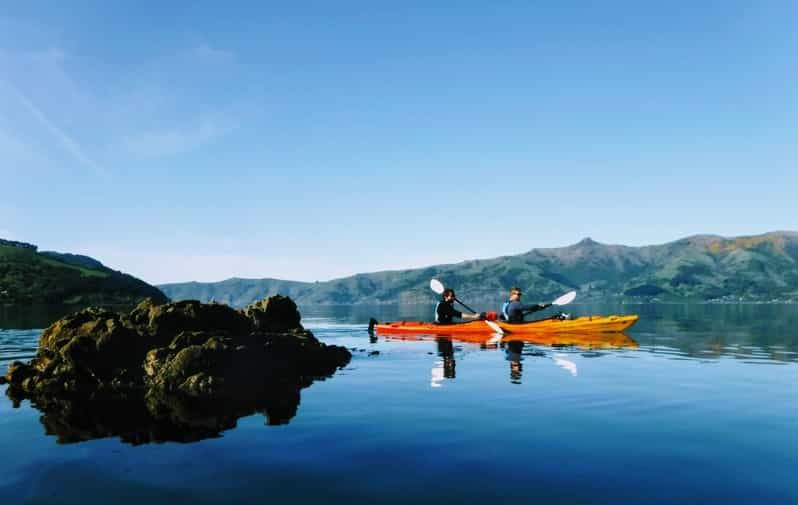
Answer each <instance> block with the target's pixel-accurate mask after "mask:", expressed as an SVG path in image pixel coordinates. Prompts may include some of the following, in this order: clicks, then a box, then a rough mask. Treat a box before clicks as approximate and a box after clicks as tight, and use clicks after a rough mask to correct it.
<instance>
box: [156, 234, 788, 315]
mask: <svg viewBox="0 0 798 505" xmlns="http://www.w3.org/2000/svg"><path fill="white" fill-rule="evenodd" d="M433 277H437V278H439V279H441V280H442V281H444V282H445V283H446V284H447V285H450V286H453V287H455V288H456V289H457V290H458V291H459V292H460V293H463V294H465V293H467V299H468V300H475V301H479V300H483V301H488V302H492V303H495V302H498V301H500V300H502V299H503V298H504V297H505V295H506V292H507V289H508V288H509V287H510V286H514V285H517V286H520V287H521V288H522V289H524V290H525V291H526V292H527V296H526V297H525V298H526V299H528V300H529V301H534V300H549V299H551V298H553V297H556V296H557V295H559V294H562V293H563V292H565V291H568V290H571V289H576V290H578V291H579V292H580V299H582V300H585V299H607V298H616V299H617V298H622V299H628V300H641V301H643V300H645V301H652V300H653V301H669V300H694V301H715V300H720V301H732V300H739V299H741V298H742V299H744V300H749V301H750V300H763V301H770V300H796V301H798V233H796V232H774V233H767V234H764V235H758V236H753V237H737V238H723V237H719V236H713V235H699V236H694V237H688V238H685V239H681V240H677V241H675V242H670V243H667V244H662V245H653V246H645V247H628V246H622V245H607V244H600V243H598V242H595V241H593V240H590V239H585V240H583V241H581V242H579V243H577V244H574V245H572V246H568V247H562V248H552V249H533V250H531V251H529V252H527V253H524V254H520V255H515V256H504V257H500V258H492V259H486V260H472V261H465V262H462V263H457V264H452V265H436V266H430V267H426V268H419V269H412V270H397V271H389V272H376V273H370V274H359V275H355V276H352V277H346V278H343V279H336V280H332V281H328V282H317V283H306V282H293V281H281V280H276V279H228V280H226V281H222V282H217V283H197V282H192V283H180V284H166V285H163V286H160V287H161V289H162V290H163V291H164V292H165V293H166V294H167V295H168V296H169V297H171V298H173V299H176V300H179V299H186V298H196V299H200V300H204V301H208V300H210V299H215V300H217V301H220V302H226V303H230V304H232V305H236V306H241V305H246V304H248V303H250V302H252V301H253V300H255V299H258V298H262V297H264V296H266V295H271V294H275V293H278V292H279V293H282V294H286V295H288V296H291V297H292V298H293V299H295V300H296V301H297V302H298V303H300V304H360V303H428V302H429V301H430V300H431V299H433V298H434V295H433V294H432V293H431V292H430V291H429V287H428V286H429V280H430V279H431V278H433Z"/></svg>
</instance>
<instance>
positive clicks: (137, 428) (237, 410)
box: [6, 384, 302, 445]
mask: <svg viewBox="0 0 798 505" xmlns="http://www.w3.org/2000/svg"><path fill="white" fill-rule="evenodd" d="M301 388H302V386H300V385H296V384H284V385H282V386H280V387H272V388H270V389H268V390H258V391H252V392H241V394H240V395H239V396H238V397H237V398H235V399H233V400H226V401H224V402H198V401H192V399H191V398H187V397H184V396H179V395H174V396H169V397H158V398H152V397H145V396H144V395H137V394H135V393H132V394H127V395H119V394H108V395H103V394H99V395H92V396H89V397H86V396H74V397H69V396H67V397H59V398H46V397H40V398H37V400H36V403H35V405H34V406H35V407H36V409H37V410H39V411H40V412H41V413H42V416H41V418H40V421H41V423H42V425H44V429H45V432H46V433H47V434H48V435H53V436H55V437H56V440H57V441H58V443H61V444H65V443H74V442H83V441H86V440H92V439H97V438H107V437H118V438H119V439H120V440H121V441H122V442H125V443H128V444H133V445H139V444H146V443H153V442H195V441H198V440H203V439H206V438H214V437H218V436H219V435H220V434H221V432H223V431H225V430H229V429H231V428H234V427H235V426H236V422H237V420H238V419H239V418H241V417H244V416H249V415H252V414H261V415H263V416H264V418H265V424H267V425H272V426H273V425H282V424H286V423H288V422H289V420H290V419H291V418H293V417H294V416H295V415H296V413H297V408H298V407H299V401H300V393H299V391H300V389H301ZM6 394H7V395H8V396H9V398H10V399H11V401H12V402H13V403H14V406H15V407H16V408H18V407H19V406H20V400H19V399H17V398H16V397H15V396H14V393H13V391H12V390H11V389H8V390H7V391H6Z"/></svg>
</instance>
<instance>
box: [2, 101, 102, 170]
mask: <svg viewBox="0 0 798 505" xmlns="http://www.w3.org/2000/svg"><path fill="white" fill-rule="evenodd" d="M9 87H10V88H11V90H12V91H13V93H15V94H16V96H17V98H18V99H19V101H20V103H21V104H22V105H23V107H25V108H26V109H27V110H28V111H29V112H30V113H31V114H32V115H33V116H34V117H35V118H36V120H37V121H39V123H41V124H42V126H44V127H45V128H46V129H47V130H48V131H49V132H50V134H52V135H53V136H54V137H55V138H56V140H58V142H59V143H60V144H61V146H62V147H63V148H64V149H65V150H66V151H67V152H69V153H70V154H71V155H72V156H73V157H74V158H75V159H76V160H77V161H78V162H80V163H81V164H83V165H84V166H87V167H89V168H91V169H92V170H94V171H95V172H97V174H99V175H108V172H107V171H106V170H105V169H104V168H103V167H101V166H100V165H99V163H97V162H95V161H94V160H93V159H91V158H90V157H89V156H88V155H87V154H86V152H85V151H84V149H83V148H82V147H81V146H80V144H78V143H77V141H75V139H73V138H72V137H71V136H70V135H69V134H68V133H67V132H66V131H65V130H64V129H62V128H60V127H59V126H58V125H56V124H55V123H54V122H53V121H52V120H50V118H48V117H47V114H45V113H44V111H42V110H41V109H40V108H39V107H37V106H36V105H35V104H34V103H33V102H32V101H30V100H29V99H28V97H26V96H25V95H24V94H23V93H22V92H20V91H19V90H18V89H16V88H14V86H9Z"/></svg>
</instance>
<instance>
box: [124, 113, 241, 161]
mask: <svg viewBox="0 0 798 505" xmlns="http://www.w3.org/2000/svg"><path fill="white" fill-rule="evenodd" d="M228 130H229V128H228V127H226V126H224V125H220V124H219V123H218V122H217V121H214V120H211V119H204V120H201V121H198V122H197V123H196V124H191V125H186V126H182V127H177V128H168V129H157V130H150V131H146V132H142V133H139V134H135V135H126V136H125V137H124V138H123V139H122V144H123V146H124V147H125V149H126V150H127V151H128V152H129V153H131V154H135V155H138V156H148V157H160V156H171V155H175V154H181V153H185V152H189V151H193V150H194V149H197V148H199V147H200V146H202V145H204V144H206V143H208V142H210V141H211V140H213V139H216V138H218V137H221V136H222V135H224V134H225V133H226V132H227V131H228Z"/></svg>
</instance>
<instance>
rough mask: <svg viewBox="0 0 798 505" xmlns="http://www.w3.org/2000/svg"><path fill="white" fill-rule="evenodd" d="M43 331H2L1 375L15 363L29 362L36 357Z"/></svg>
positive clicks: (0, 344)
mask: <svg viewBox="0 0 798 505" xmlns="http://www.w3.org/2000/svg"><path fill="white" fill-rule="evenodd" d="M40 333H41V330H0V373H5V370H6V367H7V366H8V365H9V364H10V363H12V362H14V361H27V360H30V359H32V358H33V357H34V356H35V355H36V347H37V346H38V343H39V334H40Z"/></svg>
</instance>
